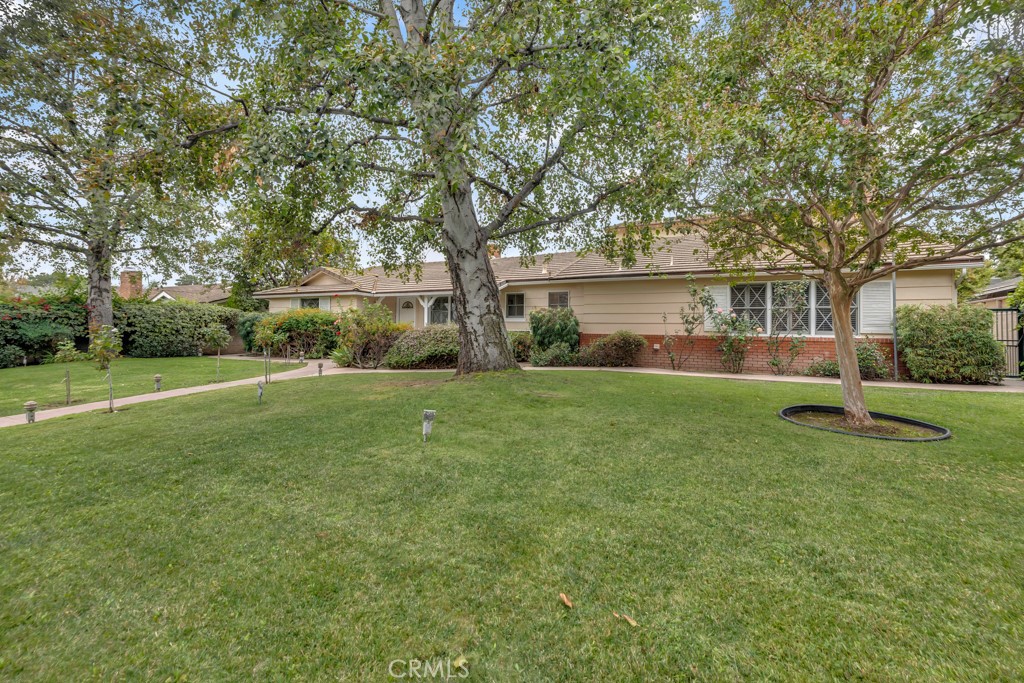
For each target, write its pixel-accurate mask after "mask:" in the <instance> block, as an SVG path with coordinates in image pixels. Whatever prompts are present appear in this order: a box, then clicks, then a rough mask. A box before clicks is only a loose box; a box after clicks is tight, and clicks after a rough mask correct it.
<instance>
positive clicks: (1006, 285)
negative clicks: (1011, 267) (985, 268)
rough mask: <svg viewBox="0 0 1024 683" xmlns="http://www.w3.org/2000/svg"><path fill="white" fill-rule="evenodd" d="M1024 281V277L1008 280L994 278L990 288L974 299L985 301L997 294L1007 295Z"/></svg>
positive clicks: (989, 285)
mask: <svg viewBox="0 0 1024 683" xmlns="http://www.w3.org/2000/svg"><path fill="white" fill-rule="evenodd" d="M1022 280H1024V275H1018V276H1016V277H1008V278H1002V279H1000V278H992V281H991V282H989V283H988V286H987V287H985V288H984V289H982V290H981V291H979V292H978V293H977V294H975V295H974V297H973V298H974V299H985V298H987V297H992V296H993V295H996V294H1005V293H1008V292H1012V291H1013V290H1015V289H1017V286H1018V285H1019V284H1020V283H1021V281H1022Z"/></svg>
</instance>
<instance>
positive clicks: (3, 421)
mask: <svg viewBox="0 0 1024 683" xmlns="http://www.w3.org/2000/svg"><path fill="white" fill-rule="evenodd" d="M229 357H235V356H225V358H229ZM237 357H238V358H248V359H249V360H262V359H260V358H255V359H254V358H252V357H245V356H237ZM275 360H277V359H275ZM318 362H320V361H316V360H314V361H306V366H305V367H302V368H298V369H295V370H286V371H284V372H276V373H274V375H273V377H272V380H271V383H273V382H279V381H286V380H289V379H297V378H299V377H315V376H316V374H317V365H316V364H317V363H318ZM323 363H324V375H353V374H363V373H377V374H391V373H416V372H438V371H437V370H387V369H383V368H382V369H379V370H359V369H356V368H335V367H328V366H329V365H333V363H330V362H329V361H323ZM526 369H527V370H533V371H541V372H543V371H548V370H570V371H578V372H632V373H638V374H648V375H675V376H677V377H706V378H712V379H727V380H734V381H736V380H739V381H756V382H802V383H806V384H839V380H838V379H829V378H825V377H803V376H778V375H732V374H726V373H716V372H680V371H675V372H673V371H671V370H661V369H659V368H534V367H530V366H526ZM261 379H263V376H262V375H260V376H259V377H251V378H249V379H238V380H234V381H231V382H221V383H219V384H203V385H200V386H196V387H183V388H181V389H170V390H168V391H160V392H154V393H149V394H139V395H137V396H128V397H126V398H115V399H114V408H115V409H116V408H119V407H121V406H127V405H132V404H133V403H147V402H149V401H160V400H163V399H165V398H174V397H175V396H188V395H190V394H202V393H205V392H207V391H217V390H218V389H227V388H229V387H241V386H250V385H255V384H256V383H257V382H259V381H260V380H261ZM865 386H868V387H884V388H889V389H926V390H933V391H970V392H984V393H1024V381H1022V380H1016V379H1008V380H1006V383H1005V384H1001V385H998V386H989V385H984V386H976V385H960V384H918V383H916V382H865ZM106 409H107V402H106V401H96V402H93V403H82V404H79V405H75V406H65V407H63V408H53V409H51V410H40V411H38V412H36V421H39V420H49V419H52V418H55V417H63V416H65V415H74V414H76V413H88V412H92V411H96V410H106ZM19 424H25V415H24V414H18V415H10V416H7V417H0V428H3V427H13V426H14V425H19Z"/></svg>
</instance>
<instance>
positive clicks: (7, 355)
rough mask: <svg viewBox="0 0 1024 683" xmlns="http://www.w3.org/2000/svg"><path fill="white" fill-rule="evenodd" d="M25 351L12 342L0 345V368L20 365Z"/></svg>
mask: <svg viewBox="0 0 1024 683" xmlns="http://www.w3.org/2000/svg"><path fill="white" fill-rule="evenodd" d="M24 357H25V352H24V351H23V350H22V349H21V347H18V346H15V345H14V344H5V345H4V346H0V368H14V367H17V366H19V365H21V361H22V358H24Z"/></svg>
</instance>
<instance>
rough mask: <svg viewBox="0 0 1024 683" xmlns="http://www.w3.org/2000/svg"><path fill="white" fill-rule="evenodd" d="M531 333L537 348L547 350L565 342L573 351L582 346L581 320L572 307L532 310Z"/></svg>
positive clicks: (534, 345)
mask: <svg viewBox="0 0 1024 683" xmlns="http://www.w3.org/2000/svg"><path fill="white" fill-rule="evenodd" d="M530 334H531V335H532V336H533V347H534V349H535V350H539V351H546V350H547V349H550V348H551V347H552V346H554V345H555V344H565V345H566V346H568V347H569V350H570V351H572V352H575V351H576V349H578V348H579V347H580V321H579V320H577V319H576V315H575V314H574V313H573V312H572V309H571V308H541V309H538V310H536V311H530ZM531 362H532V361H531Z"/></svg>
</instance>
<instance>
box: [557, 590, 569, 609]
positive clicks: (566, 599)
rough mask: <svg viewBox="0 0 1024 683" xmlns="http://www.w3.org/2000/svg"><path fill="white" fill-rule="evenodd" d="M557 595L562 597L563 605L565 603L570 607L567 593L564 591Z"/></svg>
mask: <svg viewBox="0 0 1024 683" xmlns="http://www.w3.org/2000/svg"><path fill="white" fill-rule="evenodd" d="M558 597H560V598H562V604H563V605H565V606H566V607H569V608H572V600H570V599H569V596H568V595H566V594H565V593H559V594H558Z"/></svg>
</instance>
